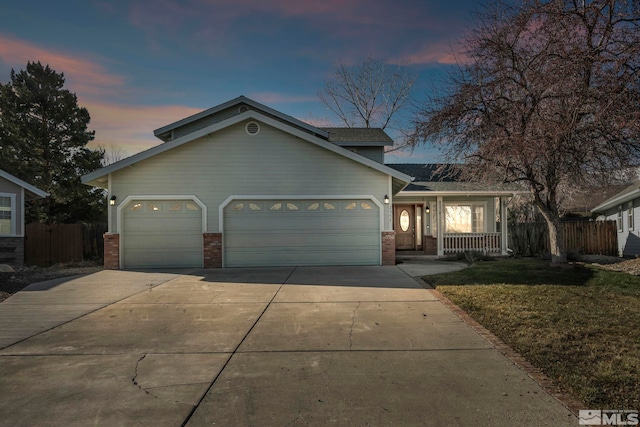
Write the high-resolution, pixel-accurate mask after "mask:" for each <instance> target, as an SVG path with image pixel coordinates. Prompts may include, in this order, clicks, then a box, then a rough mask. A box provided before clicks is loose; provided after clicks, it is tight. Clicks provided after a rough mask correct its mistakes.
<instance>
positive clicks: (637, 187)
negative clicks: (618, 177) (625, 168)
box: [591, 181, 640, 212]
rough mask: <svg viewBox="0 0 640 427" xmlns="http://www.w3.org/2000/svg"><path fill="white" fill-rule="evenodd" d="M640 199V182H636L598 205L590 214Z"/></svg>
mask: <svg viewBox="0 0 640 427" xmlns="http://www.w3.org/2000/svg"><path fill="white" fill-rule="evenodd" d="M639 197H640V181H636V182H634V183H633V184H631V185H630V186H628V187H627V188H625V189H624V190H622V191H621V192H619V193H618V194H616V195H615V196H613V197H611V198H609V199H607V200H605V201H604V202H602V203H601V204H600V205H598V206H596V207H595V208H593V209H591V212H601V211H604V210H606V209H611V208H612V207H615V206H618V205H621V204H622V203H626V202H629V201H631V200H633V199H635V198H639Z"/></svg>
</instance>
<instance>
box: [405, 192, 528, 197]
mask: <svg viewBox="0 0 640 427" xmlns="http://www.w3.org/2000/svg"><path fill="white" fill-rule="evenodd" d="M516 194H520V193H519V192H517V191H400V192H399V193H398V194H396V197H411V196H419V197H430V196H433V197H438V196H443V197H446V196H455V197H473V196H493V197H512V196H514V195H516Z"/></svg>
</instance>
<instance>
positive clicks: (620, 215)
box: [616, 205, 623, 233]
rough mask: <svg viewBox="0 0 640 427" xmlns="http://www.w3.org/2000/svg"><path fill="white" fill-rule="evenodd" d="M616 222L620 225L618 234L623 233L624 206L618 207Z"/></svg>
mask: <svg viewBox="0 0 640 427" xmlns="http://www.w3.org/2000/svg"><path fill="white" fill-rule="evenodd" d="M616 222H617V223H618V232H619V233H622V230H623V228H622V205H620V206H618V217H617V218H616Z"/></svg>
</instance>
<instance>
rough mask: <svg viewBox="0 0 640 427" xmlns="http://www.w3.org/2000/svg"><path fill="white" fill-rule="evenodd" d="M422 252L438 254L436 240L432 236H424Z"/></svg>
mask: <svg viewBox="0 0 640 427" xmlns="http://www.w3.org/2000/svg"><path fill="white" fill-rule="evenodd" d="M423 242H424V253H425V254H426V255H438V240H437V239H436V238H435V237H433V236H424V240H423Z"/></svg>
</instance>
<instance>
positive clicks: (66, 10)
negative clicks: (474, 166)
mask: <svg viewBox="0 0 640 427" xmlns="http://www.w3.org/2000/svg"><path fill="white" fill-rule="evenodd" d="M475 8H477V3H476V2H475V1H473V0H447V1H436V0H375V1H373V0H309V1H304V0H271V1H269V0H128V1H124V0H123V1H118V0H63V1H61V2H54V1H50V0H31V1H28V2H2V4H1V5H0V81H2V82H7V81H9V73H10V70H11V69H12V68H13V69H16V70H20V69H23V68H24V67H25V66H26V63H27V61H41V62H42V63H44V64H49V65H50V66H51V67H52V68H53V69H54V70H56V71H57V72H63V73H64V74H65V77H66V87H67V88H68V89H70V90H71V91H73V92H75V93H76V94H77V95H78V99H79V103H80V105H82V106H84V107H86V108H87V109H88V110H89V113H90V114H91V118H92V120H91V124H90V128H91V129H94V130H95V131H96V141H95V143H97V144H100V145H102V146H105V147H109V146H114V147H116V148H118V149H120V150H122V151H124V152H126V153H128V154H134V153H136V152H139V151H142V150H144V149H147V148H150V147H151V146H153V145H157V144H158V143H160V141H159V140H157V139H156V138H154V137H153V130H154V129H156V128H158V127H161V126H164V125H167V124H169V123H172V122H174V121H176V120H180V119H182V118H184V117H187V116H189V115H191V114H194V113H197V112H199V111H201V110H204V109H206V108H210V107H212V106H215V105H217V104H220V103H222V102H225V101H228V100H229V99H232V98H235V97H237V96H239V95H245V96H247V97H249V98H252V99H254V100H256V101H258V102H261V103H264V104H266V105H268V106H270V107H272V108H275V109H277V110H279V111H282V112H284V113H286V114H289V115H291V116H294V117H296V118H298V119H301V120H305V121H310V122H312V123H315V124H318V125H326V126H329V125H332V124H334V125H338V121H337V120H336V118H335V117H334V116H332V114H331V113H330V112H329V111H328V110H327V109H326V108H324V107H323V106H322V105H321V104H320V101H319V100H318V96H317V93H318V91H319V90H321V89H322V88H323V87H324V81H325V80H326V79H327V78H329V77H330V75H331V74H332V72H333V71H334V70H335V68H336V66H337V64H339V63H340V62H344V63H346V64H355V63H359V62H361V61H363V60H364V59H366V58H367V57H368V56H371V57H374V58H377V59H380V60H382V61H384V62H386V63H389V64H408V67H409V68H410V70H411V71H412V72H413V73H416V74H417V75H418V80H417V82H416V86H415V90H414V97H415V98H416V99H417V100H420V99H423V98H424V97H425V96H426V95H427V94H428V93H429V91H430V90H432V88H433V87H434V85H435V86H436V87H437V85H438V84H439V81H440V80H441V79H442V78H443V76H444V75H445V72H446V70H447V69H448V68H449V67H451V64H452V62H453V60H454V59H453V58H454V56H453V54H452V52H453V47H452V46H454V45H455V41H456V39H457V38H459V37H460V36H461V35H462V33H463V32H464V31H465V29H466V28H467V26H468V25H469V22H470V19H471V14H472V12H473V10H474V9H475ZM435 160H437V159H435V157H434V152H433V150H431V149H429V148H428V147H423V148H420V149H417V150H415V151H414V152H413V153H412V154H410V153H406V152H404V153H403V152H400V153H394V154H392V155H388V156H387V161H388V162H393V161H396V162H409V161H411V162H432V161H435Z"/></svg>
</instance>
